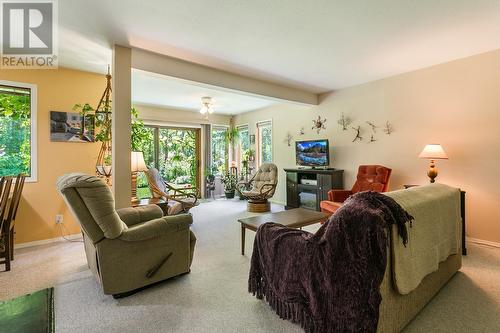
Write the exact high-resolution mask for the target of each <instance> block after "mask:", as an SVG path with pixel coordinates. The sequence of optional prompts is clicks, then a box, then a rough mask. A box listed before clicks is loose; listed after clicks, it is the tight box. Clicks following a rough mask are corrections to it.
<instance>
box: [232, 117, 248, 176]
mask: <svg viewBox="0 0 500 333" xmlns="http://www.w3.org/2000/svg"><path fill="white" fill-rule="evenodd" d="M235 127H236V129H237V130H238V131H240V129H241V128H244V129H246V130H247V131H248V140H249V141H250V124H239V125H236V126H235ZM236 146H237V147H236V151H235V155H236V163H237V165H238V169H241V170H240V171H243V168H242V165H241V162H242V156H241V137H239V138H238V144H237V145H236Z"/></svg>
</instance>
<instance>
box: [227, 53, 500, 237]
mask: <svg viewBox="0 0 500 333" xmlns="http://www.w3.org/2000/svg"><path fill="white" fill-rule="evenodd" d="M342 112H344V114H345V115H346V116H349V117H351V118H352V119H353V121H354V124H353V125H356V126H357V125H358V124H359V125H362V127H363V129H364V132H363V133H362V135H363V137H364V139H363V141H362V142H361V143H353V142H352V139H353V138H354V135H355V133H354V131H353V130H352V129H351V130H348V131H342V129H341V127H340V126H339V125H337V120H338V119H339V118H340V114H341V113H342ZM318 115H321V116H322V117H326V118H327V122H326V127H327V129H326V131H321V133H320V134H316V132H315V131H313V130H311V126H312V120H313V119H315V118H317V116H318ZM265 119H272V120H273V142H274V161H275V163H276V164H277V165H278V167H279V169H280V175H279V176H280V177H279V184H278V190H277V192H276V195H275V200H277V201H278V202H284V201H285V178H284V172H283V168H285V167H294V166H295V156H294V147H293V145H292V146H291V147H288V146H287V145H286V143H285V141H284V140H285V136H286V134H287V132H288V131H289V132H290V133H291V134H292V135H293V136H294V140H306V139H316V138H328V139H329V140H330V147H331V148H330V149H331V158H332V163H331V164H332V166H333V167H335V168H339V169H344V170H345V179H344V180H345V185H346V187H347V188H350V187H351V186H352V184H353V182H354V180H355V176H356V171H357V166H358V165H359V164H382V165H385V166H387V167H390V168H392V169H393V175H392V178H391V186H390V187H391V189H393V190H394V189H399V188H401V187H402V185H403V184H424V183H426V182H428V178H427V176H426V171H427V168H428V161H427V160H421V159H419V158H418V154H419V153H420V151H421V150H422V149H423V147H424V146H425V144H427V143H440V144H441V145H442V146H443V147H444V149H445V150H446V152H447V153H448V156H449V157H450V159H449V160H445V161H438V164H437V166H438V168H439V170H440V172H439V176H438V178H437V182H441V183H446V184H449V185H453V186H456V187H460V188H462V189H464V190H466V191H467V206H466V209H467V224H468V226H467V234H468V235H469V236H470V237H473V238H479V239H484V240H489V241H493V242H500V211H499V210H498V209H497V206H498V204H500V178H499V177H498V176H497V174H496V170H497V169H498V168H499V165H500V50H498V51H494V52H489V53H486V54H482V55H477V56H473V57H469V58H466V59H461V60H457V61H453V62H450V63H446V64H442V65H438V66H434V67H430V68H426V69H422V70H418V71H414V72H410V73H406V74H403V75H399V76H395V77H392V78H387V79H384V80H380V81H375V82H371V83H367V84H363V85H359V86H355V87H352V88H347V89H343V90H340V91H337V92H334V93H330V94H325V95H323V96H321V103H320V105H319V106H314V107H301V106H294V105H279V106H273V107H270V108H267V109H264V110H259V111H254V112H249V113H245V114H242V115H238V116H236V117H235V119H234V123H235V124H236V125H239V124H249V125H250V130H251V132H252V134H255V123H256V122H257V121H259V120H265ZM366 121H374V122H375V123H376V124H377V125H379V126H382V125H383V124H384V123H385V122H386V121H390V122H391V123H392V124H393V125H394V132H393V134H392V135H386V134H384V133H382V129H379V130H378V131H377V133H376V135H375V137H376V139H377V141H376V142H373V143H368V141H369V137H370V132H369V127H368V125H367V124H366ZM302 126H303V127H304V128H305V131H306V134H305V135H304V136H299V135H298V134H297V132H298V131H299V129H300V128H301V127H302Z"/></svg>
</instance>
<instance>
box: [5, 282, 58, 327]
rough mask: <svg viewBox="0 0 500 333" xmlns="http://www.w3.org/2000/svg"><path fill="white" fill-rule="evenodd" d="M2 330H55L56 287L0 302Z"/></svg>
mask: <svg viewBox="0 0 500 333" xmlns="http://www.w3.org/2000/svg"><path fill="white" fill-rule="evenodd" d="M0 331H1V332H5V333H18V332H19V333H21V332H23V333H24V332H31V333H38V332H40V333H41V332H43V333H46V332H49V333H53V332H54V288H49V289H44V290H40V291H37V292H34V293H32V294H28V295H24V296H21V297H17V298H14V299H11V300H9V301H4V302H0Z"/></svg>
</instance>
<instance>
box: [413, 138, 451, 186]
mask: <svg viewBox="0 0 500 333" xmlns="http://www.w3.org/2000/svg"><path fill="white" fill-rule="evenodd" d="M418 157H419V158H427V159H430V160H431V161H430V165H429V171H427V176H429V178H430V181H431V183H434V182H435V180H434V179H435V178H436V177H437V175H438V169H437V168H436V163H435V161H434V160H447V159H448V155H446V153H445V152H444V149H443V147H441V145H439V144H429V145H426V146H425V147H424V150H422V152H421V153H420V155H419V156H418Z"/></svg>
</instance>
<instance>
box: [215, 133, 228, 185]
mask: <svg viewBox="0 0 500 333" xmlns="http://www.w3.org/2000/svg"><path fill="white" fill-rule="evenodd" d="M226 133H227V128H224V127H214V128H213V129H212V169H213V170H214V172H215V174H216V175H218V176H220V175H224V174H225V173H226V169H227V163H228V155H227V153H228V139H227V134H226Z"/></svg>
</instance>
